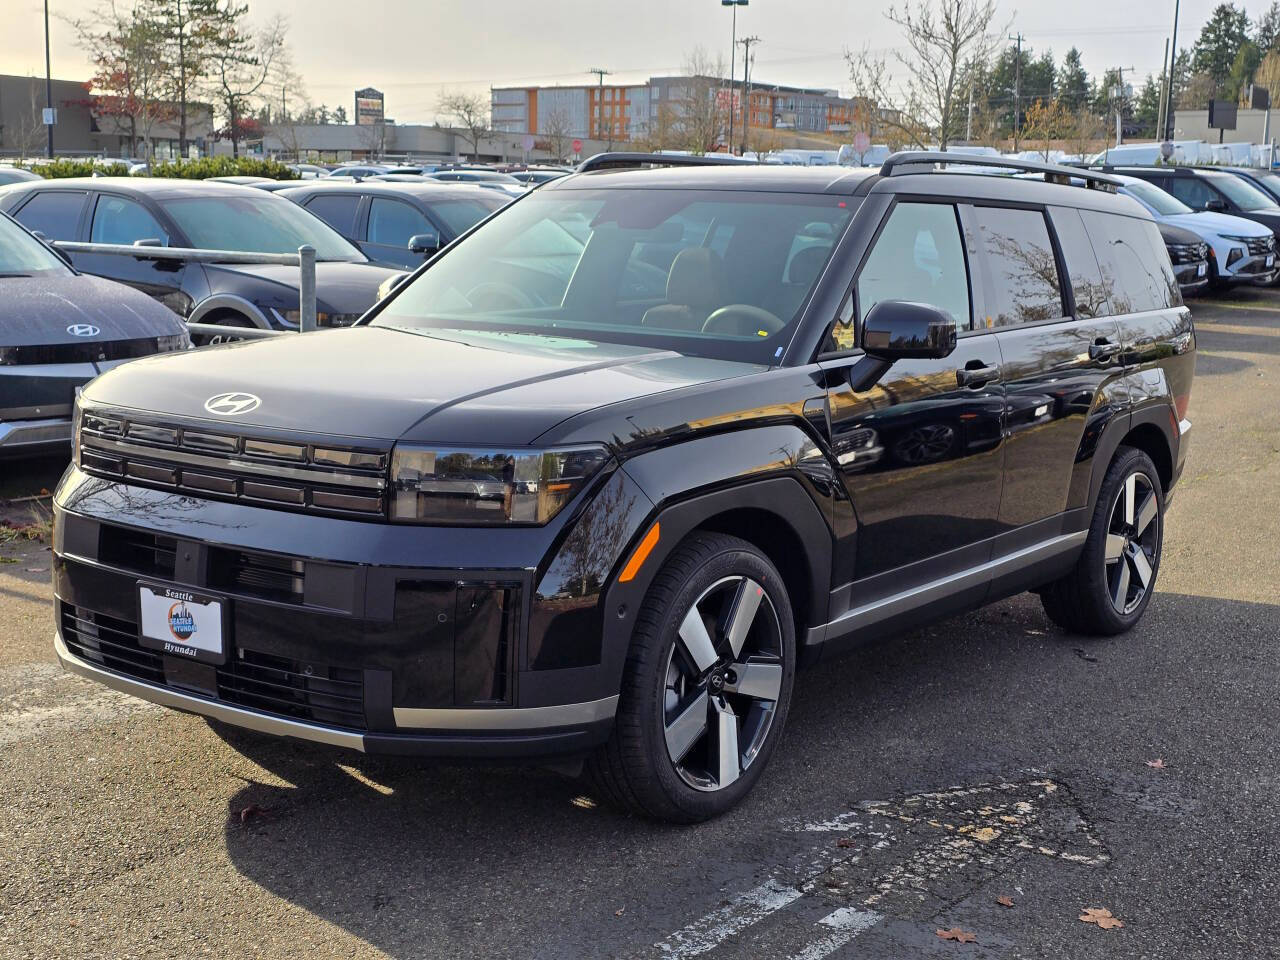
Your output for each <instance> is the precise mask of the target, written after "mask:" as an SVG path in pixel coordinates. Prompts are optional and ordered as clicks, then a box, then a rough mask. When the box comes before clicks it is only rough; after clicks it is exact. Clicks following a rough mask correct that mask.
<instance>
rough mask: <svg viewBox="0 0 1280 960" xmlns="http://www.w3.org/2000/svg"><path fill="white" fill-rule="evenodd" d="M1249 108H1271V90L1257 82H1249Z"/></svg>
mask: <svg viewBox="0 0 1280 960" xmlns="http://www.w3.org/2000/svg"><path fill="white" fill-rule="evenodd" d="M1249 109H1251V110H1270V109H1271V91H1270V90H1268V89H1267V88H1266V87H1263V86H1260V85H1258V84H1256V83H1251V84H1249Z"/></svg>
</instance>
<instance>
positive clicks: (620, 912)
mask: <svg viewBox="0 0 1280 960" xmlns="http://www.w3.org/2000/svg"><path fill="white" fill-rule="evenodd" d="M626 912H627V908H626V907H619V908H618V909H617V910H615V911H613V915H614V916H615V917H620V916H622V915H623V914H624V913H626Z"/></svg>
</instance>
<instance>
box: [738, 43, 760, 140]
mask: <svg viewBox="0 0 1280 960" xmlns="http://www.w3.org/2000/svg"><path fill="white" fill-rule="evenodd" d="M738 42H739V43H740V44H742V86H743V92H744V96H743V98H742V150H741V151H740V153H746V152H747V128H748V127H749V126H750V123H751V121H750V116H751V114H750V113H749V110H750V105H751V84H750V81H749V79H748V77H749V74H750V72H751V60H750V57H751V48H752V46H754V45H755V44H757V43H759V42H760V38H759V37H743V38H742V39H741V40H739V41H738Z"/></svg>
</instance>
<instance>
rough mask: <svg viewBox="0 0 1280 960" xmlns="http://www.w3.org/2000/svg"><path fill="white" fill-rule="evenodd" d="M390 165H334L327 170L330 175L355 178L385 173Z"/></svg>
mask: <svg viewBox="0 0 1280 960" xmlns="http://www.w3.org/2000/svg"><path fill="white" fill-rule="evenodd" d="M390 169H391V168H390V167H384V166H381V165H376V164H349V165H346V166H341V167H334V168H333V169H332V170H330V171H329V176H330V177H355V178H356V179H357V180H358V179H362V178H364V177H376V176H377V175H378V174H380V173H386V172H388V171H389V170H390Z"/></svg>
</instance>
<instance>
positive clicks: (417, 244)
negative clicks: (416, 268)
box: [409, 230, 440, 254]
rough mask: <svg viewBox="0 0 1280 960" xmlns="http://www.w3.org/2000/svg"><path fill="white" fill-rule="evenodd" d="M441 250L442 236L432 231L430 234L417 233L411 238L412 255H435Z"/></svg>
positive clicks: (410, 249) (410, 250) (410, 248)
mask: <svg viewBox="0 0 1280 960" xmlns="http://www.w3.org/2000/svg"><path fill="white" fill-rule="evenodd" d="M439 249H440V234H438V233H436V231H434V230H432V231H431V232H430V233H415V234H414V235H413V236H412V237H410V238H409V252H410V253H423V254H426V253H435V252H436V251H437V250H439Z"/></svg>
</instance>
